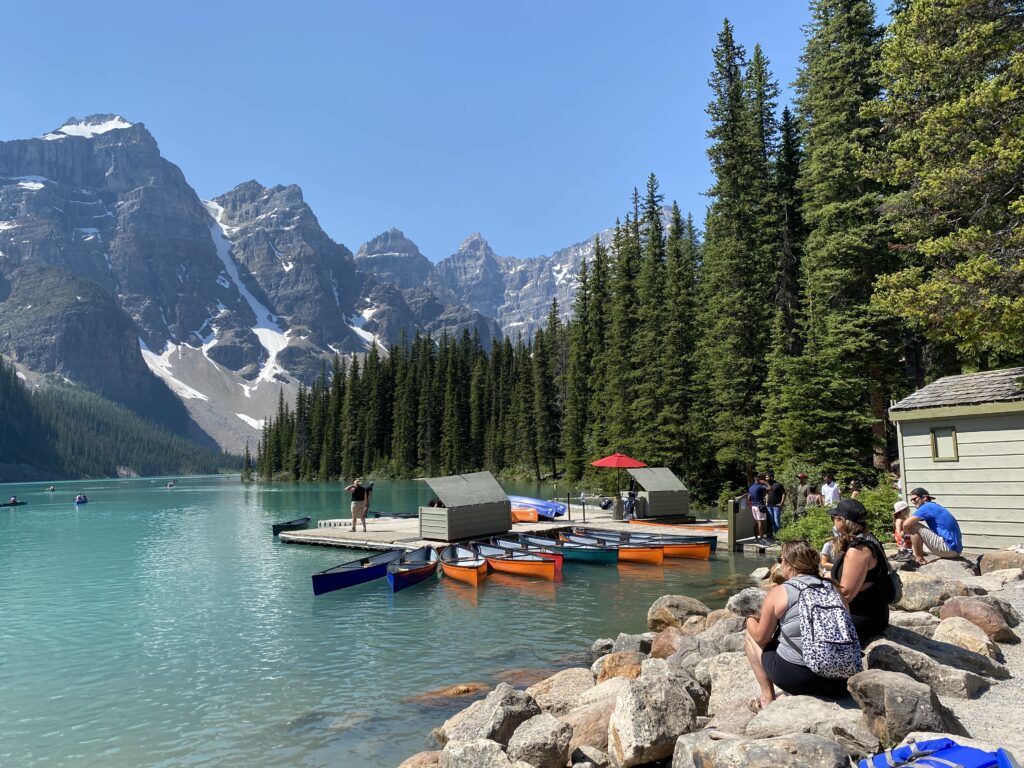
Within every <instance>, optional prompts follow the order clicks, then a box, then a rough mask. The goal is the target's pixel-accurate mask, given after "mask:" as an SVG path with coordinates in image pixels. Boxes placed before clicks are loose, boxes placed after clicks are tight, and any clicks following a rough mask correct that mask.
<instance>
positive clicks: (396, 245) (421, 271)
mask: <svg viewBox="0 0 1024 768" xmlns="http://www.w3.org/2000/svg"><path fill="white" fill-rule="evenodd" d="M355 259H356V266H358V267H359V269H361V270H362V271H363V272H369V273H370V274H373V275H376V276H377V277H378V278H379V279H380V280H383V281H384V282H388V283H392V284H394V285H396V286H398V287H399V288H417V287H422V286H423V284H424V283H425V282H426V281H427V278H428V277H429V275H430V272H431V269H432V268H433V265H432V264H431V263H430V260H429V259H428V258H427V257H426V256H424V255H423V254H422V253H420V249H419V247H418V246H417V245H416V243H414V242H413V241H412V240H410V239H409V238H407V237H406V236H405V233H403V232H402V231H401V230H400V229H395V228H393V227H392V228H391V229H389V230H388V231H387V232H382V233H381V234H379V235H377V236H376V237H375V238H373V239H372V240H368V241H367V242H365V243H363V244H362V245H361V246H360V248H359V251H358V252H357V253H356V257H355Z"/></svg>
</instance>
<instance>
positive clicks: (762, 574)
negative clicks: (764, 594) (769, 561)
mask: <svg viewBox="0 0 1024 768" xmlns="http://www.w3.org/2000/svg"><path fill="white" fill-rule="evenodd" d="M769 573H771V571H769V570H768V568H767V566H762V567H761V568H755V569H754V570H752V571H751V572H750V578H752V579H757V580H758V581H761V580H762V579H767V578H768V574H769Z"/></svg>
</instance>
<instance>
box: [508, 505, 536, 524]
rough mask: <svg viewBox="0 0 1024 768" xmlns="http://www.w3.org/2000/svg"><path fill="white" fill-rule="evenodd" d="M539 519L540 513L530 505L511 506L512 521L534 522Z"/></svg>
mask: <svg viewBox="0 0 1024 768" xmlns="http://www.w3.org/2000/svg"><path fill="white" fill-rule="evenodd" d="M539 519H540V515H538V514H537V510H536V509H533V508H532V507H512V522H513V523H536V522H537V521H538V520H539Z"/></svg>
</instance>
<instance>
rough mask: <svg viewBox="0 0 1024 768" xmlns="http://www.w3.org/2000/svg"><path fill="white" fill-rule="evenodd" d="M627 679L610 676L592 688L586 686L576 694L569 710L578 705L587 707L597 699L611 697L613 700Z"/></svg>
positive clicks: (576, 707) (624, 685)
mask: <svg viewBox="0 0 1024 768" xmlns="http://www.w3.org/2000/svg"><path fill="white" fill-rule="evenodd" d="M628 682H629V681H628V680H627V679H626V678H624V677H610V678H608V679H607V680H605V681H604V682H603V683H598V684H597V685H595V686H594V687H593V688H588V689H587V690H585V691H583V692H582V693H580V694H578V695H577V696H576V698H575V699H574V700H573V702H572V707H571V708H570V710H569V711H570V712H571V711H572V710H574V709H579V708H580V707H588V706H590V705H591V704H594V703H596V702H598V701H605V700H606V699H611V700H612V701H615V699H616V698H617V697H618V695H619V694H620V693H621V692H622V689H623V688H625V687H626V683H628Z"/></svg>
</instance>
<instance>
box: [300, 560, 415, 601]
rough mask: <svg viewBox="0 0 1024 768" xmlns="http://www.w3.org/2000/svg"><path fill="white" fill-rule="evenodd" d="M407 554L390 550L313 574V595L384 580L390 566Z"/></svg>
mask: <svg viewBox="0 0 1024 768" xmlns="http://www.w3.org/2000/svg"><path fill="white" fill-rule="evenodd" d="M404 554H405V550H404V549H389V550H388V551H387V552H381V553H380V554H377V555H370V556H369V557H361V558H359V559H358V560H350V561H349V562H347V563H342V564H341V565H336V566H334V567H333V568H328V569H327V570H326V571H320V573H314V574H313V594H314V595H322V594H324V593H325V592H334V591H335V590H337V589H345V588H346V587H354V586H355V585H356V584H365V583H366V582H368V581H373V580H374V579H382V578H384V576H385V575H387V572H388V565H389V564H390V563H393V562H395V561H396V560H398V559H399V558H400V557H402V555H404Z"/></svg>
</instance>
